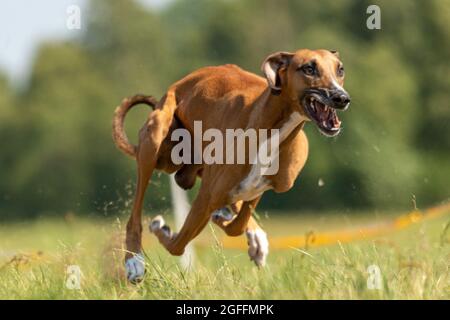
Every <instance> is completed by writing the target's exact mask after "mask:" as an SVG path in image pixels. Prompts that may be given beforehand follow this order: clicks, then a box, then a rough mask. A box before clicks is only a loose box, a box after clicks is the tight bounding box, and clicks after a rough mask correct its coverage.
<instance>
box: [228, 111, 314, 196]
mask: <svg viewBox="0 0 450 320" xmlns="http://www.w3.org/2000/svg"><path fill="white" fill-rule="evenodd" d="M305 120H306V118H305V117H303V116H302V115H300V113H298V112H293V113H292V114H291V116H290V117H289V120H288V121H286V123H284V124H283V126H282V127H281V128H280V129H279V131H278V134H277V137H278V139H273V137H271V139H272V141H271V142H269V139H266V140H264V141H263V142H262V143H261V144H260V146H259V148H258V154H259V153H260V152H261V151H262V152H267V150H269V149H271V153H270V156H269V157H270V163H271V164H272V165H273V164H274V163H277V164H278V160H279V145H281V143H282V142H283V141H284V140H285V139H286V138H287V137H288V136H289V135H290V134H291V132H292V131H293V130H294V129H295V128H296V127H297V126H298V125H299V124H300V123H302V122H303V121H305ZM276 140H278V141H277V143H276V144H277V146H276V147H275V148H273V146H274V144H273V143H274V141H276ZM269 143H270V147H269ZM259 159H261V158H260V157H259V156H258V160H257V161H256V163H255V164H253V165H252V168H251V169H250V173H249V174H248V176H247V177H246V178H245V179H244V180H242V181H241V182H240V183H239V184H238V186H236V187H235V188H233V190H232V191H231V199H232V202H233V203H234V202H236V201H238V200H244V201H250V200H253V199H255V198H257V197H259V196H260V195H261V194H262V193H263V192H265V191H267V190H269V189H271V188H272V186H271V185H270V181H269V179H267V178H266V177H265V172H267V170H264V167H263V165H262V164H261V162H260V161H259ZM277 169H278V167H277ZM277 171H278V170H277ZM272 174H273V173H272ZM275 174H276V172H275ZM266 175H267V173H266Z"/></svg>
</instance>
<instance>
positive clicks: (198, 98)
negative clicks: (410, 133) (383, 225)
mask: <svg viewBox="0 0 450 320" xmlns="http://www.w3.org/2000/svg"><path fill="white" fill-rule="evenodd" d="M261 69H262V72H263V74H264V76H265V77H260V76H258V75H255V74H253V73H250V72H247V71H245V70H243V69H241V68H239V67H238V66H236V65H231V64H227V65H223V66H216V67H205V68H201V69H199V70H197V71H194V72H192V73H191V74H189V75H187V76H186V77H184V78H183V79H181V80H179V81H177V82H176V83H174V84H173V85H172V86H170V88H169V89H168V91H167V92H166V94H165V95H164V96H163V97H162V98H161V100H160V101H157V100H156V99H154V98H153V97H151V96H144V95H136V96H134V97H131V98H126V99H124V100H123V102H122V103H121V105H120V106H119V107H117V109H116V111H115V114H114V120H113V139H114V142H115V144H116V145H117V147H118V148H119V149H120V150H122V151H123V152H124V153H125V154H127V155H130V156H131V157H133V158H135V159H136V161H137V173H138V174H137V186H136V194H135V199H134V206H133V209H132V213H131V216H130V219H129V221H128V223H127V228H126V249H127V254H126V257H125V265H126V269H127V276H128V279H129V280H130V281H131V282H138V281H140V280H142V278H143V275H144V273H145V266H144V261H143V256H142V246H141V233H142V223H141V212H142V205H143V199H144V193H145V190H146V189H147V186H148V184H149V181H150V177H151V175H152V173H153V171H154V170H155V169H157V170H162V171H165V172H167V173H174V172H176V175H175V178H176V181H177V183H178V184H179V185H180V186H181V187H182V188H184V189H189V188H191V187H192V186H193V185H194V183H195V180H196V178H197V177H201V186H200V188H199V191H198V194H197V197H196V198H195V200H194V201H193V203H192V207H191V210H190V212H189V214H188V216H187V218H186V220H185V222H184V225H183V226H182V228H181V230H180V231H179V232H178V233H174V232H172V230H171V229H170V227H169V226H167V225H166V224H165V222H164V220H163V218H162V217H161V216H157V217H156V218H154V219H153V220H152V221H151V222H150V226H149V228H150V231H151V232H152V233H154V235H155V236H156V237H157V238H158V240H159V242H160V243H161V244H162V245H163V246H164V247H165V248H166V249H167V250H168V251H169V252H170V253H171V254H172V255H177V256H179V255H182V254H183V252H184V248H185V246H186V245H187V244H188V243H189V242H190V241H191V240H192V239H194V238H195V237H196V236H197V235H198V234H199V233H200V232H201V231H202V230H203V228H204V227H205V226H206V225H207V223H208V221H209V220H210V219H211V218H212V221H213V222H214V223H216V224H217V225H218V226H219V227H220V228H221V229H223V230H224V231H225V233H226V234H227V235H229V236H239V235H242V234H244V233H245V234H246V236H247V240H248V245H249V249H248V253H249V256H250V258H251V260H253V261H254V262H255V263H256V265H258V266H263V265H264V264H265V261H266V257H267V254H268V240H267V236H266V233H265V232H264V231H263V230H262V229H261V227H260V226H259V225H258V223H257V222H256V221H255V220H254V219H253V217H252V212H253V210H254V209H255V208H256V205H257V204H258V202H259V200H260V199H261V196H262V194H263V193H264V192H265V191H267V190H270V189H272V190H274V191H275V192H286V191H288V190H289V189H290V188H291V187H292V186H293V184H294V182H295V180H296V178H297V176H298V175H299V173H300V171H301V169H302V168H303V166H304V165H305V162H306V159H307V156H308V141H307V138H306V136H305V134H304V132H303V126H304V124H305V123H306V122H308V121H311V122H313V123H314V124H315V125H316V126H317V128H318V129H319V130H320V132H322V133H323V134H324V135H326V136H330V137H332V136H336V135H338V134H339V132H340V131H341V121H340V120H339V118H338V116H337V112H336V111H337V110H346V109H347V108H348V106H349V104H350V97H349V94H348V93H347V92H346V91H345V90H344V88H343V83H344V67H343V64H342V62H341V61H340V58H339V54H338V53H337V52H336V51H330V50H308V49H302V50H298V51H296V52H294V53H290V52H277V53H274V54H271V55H269V56H268V57H267V58H266V59H265V60H264V62H263V64H262V67H261ZM141 103H143V104H147V105H149V106H151V107H152V108H153V111H152V112H150V114H149V116H148V119H147V121H146V123H145V124H144V126H143V127H142V129H141V130H140V131H139V144H138V145H137V146H135V145H132V144H131V143H130V142H129V141H128V138H127V136H126V134H125V131H124V119H125V115H126V113H127V112H128V111H129V110H130V109H131V108H132V107H133V106H135V105H137V104H141ZM194 121H202V125H203V128H204V130H207V129H209V128H216V129H218V130H221V132H225V130H226V129H244V130H245V129H249V128H252V129H257V130H258V129H278V130H279V131H278V132H279V149H278V154H277V157H278V161H279V169H278V172H277V173H276V174H273V175H263V174H261V173H260V171H258V170H254V169H255V166H256V165H255V164H251V163H246V164H205V163H200V164H190V163H189V164H183V163H182V164H176V163H174V161H173V160H172V158H171V151H172V149H173V148H174V146H175V145H176V143H177V142H175V141H172V139H171V135H172V132H174V130H176V129H178V128H184V129H186V130H188V131H189V132H190V133H191V134H193V132H194V129H193V128H194ZM203 148H204V146H203ZM192 157H195V155H194V154H193V155H192Z"/></svg>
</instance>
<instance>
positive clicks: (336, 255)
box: [0, 212, 450, 299]
mask: <svg viewBox="0 0 450 320" xmlns="http://www.w3.org/2000/svg"><path fill="white" fill-rule="evenodd" d="M395 215H396V214H395V213H394V214H393V213H383V212H381V213H361V214H356V213H353V214H347V215H345V214H339V213H333V214H328V215H326V214H318V215H314V214H312V213H310V214H307V213H298V214H291V215H278V214H276V213H271V214H270V216H269V217H270V218H267V217H266V216H264V215H263V216H262V218H261V219H262V223H263V225H264V228H265V229H266V230H267V231H268V234H269V237H270V236H285V235H302V234H305V233H306V232H308V231H311V230H313V231H314V232H322V231H327V230H337V229H342V228H355V227H356V226H364V225H368V224H373V223H377V222H383V221H386V220H390V219H392V218H393V217H395ZM397 215H398V214H397ZM124 221H125V220H123V221H121V220H120V219H116V220H106V219H103V220H99V219H94V218H91V219H88V218H79V217H76V216H73V215H66V217H65V218H64V219H63V218H60V219H57V218H53V219H49V218H48V219H41V220H37V221H34V222H27V223H14V224H3V225H1V226H0V298H2V299H215V298H221V299H449V298H450V272H449V266H450V230H448V229H449V227H448V225H449V222H450V215H447V214H446V215H443V216H441V217H438V218H434V219H428V220H424V221H420V222H418V223H415V224H413V225H412V226H410V227H408V228H405V229H403V230H401V231H397V232H393V233H389V234H386V235H383V236H379V237H376V238H370V239H366V240H362V241H356V242H350V243H337V244H335V245H328V246H321V247H317V248H308V247H306V248H305V247H304V248H300V249H301V250H296V249H294V248H288V249H286V250H272V252H271V253H270V255H269V259H268V266H267V267H266V268H265V269H261V270H260V269H257V268H256V267H254V266H253V265H252V264H251V263H250V262H249V259H248V257H247V253H246V252H245V250H235V249H233V250H231V249H224V248H223V247H222V245H221V243H222V241H221V239H222V238H223V237H224V235H223V233H222V232H221V231H220V230H217V229H216V228H213V227H212V226H210V227H208V228H207V229H206V230H205V231H204V232H203V234H202V235H201V236H200V237H199V239H198V240H197V241H196V249H197V250H196V251H197V256H198V259H197V261H196V266H195V269H194V270H191V271H189V272H185V271H183V270H181V268H180V267H179V266H178V263H177V262H178V259H176V258H174V257H171V256H169V255H168V254H167V253H166V252H165V251H164V250H162V249H161V247H160V246H159V245H158V244H157V243H156V241H155V239H153V238H152V236H151V235H149V234H148V232H145V237H144V246H145V253H146V256H147V257H146V263H147V274H146V277H145V280H144V282H143V283H141V284H139V285H136V286H135V285H131V284H128V283H127V282H126V281H125V280H124V277H123V269H122V252H121V243H122V237H123V234H122V229H123V225H124ZM145 231H146V230H145ZM68 265H78V266H79V267H80V269H81V271H82V279H81V287H80V289H79V290H69V289H67V288H66V285H65V284H66V273H65V272H66V268H67V266H68ZM371 265H376V266H377V267H378V268H379V270H380V272H381V279H382V289H380V290H376V289H375V290H371V289H369V288H368V287H367V280H368V277H369V273H368V268H369V266H371Z"/></svg>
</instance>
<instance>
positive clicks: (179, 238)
mask: <svg viewBox="0 0 450 320" xmlns="http://www.w3.org/2000/svg"><path fill="white" fill-rule="evenodd" d="M212 211H213V209H211V208H210V191H209V190H208V188H206V187H205V185H204V184H202V186H201V187H200V190H199V192H198V195H197V197H196V198H195V200H194V202H193V203H192V207H191V210H190V212H189V214H188V216H187V217H186V220H185V221H184V224H183V227H182V228H181V230H180V232H178V233H172V231H171V229H170V227H169V226H167V225H166V224H165V222H164V219H163V218H162V217H161V216H157V217H155V218H154V219H153V220H152V221H151V222H150V225H149V229H150V232H152V233H154V234H155V236H156V237H157V238H158V240H159V242H160V243H161V244H162V245H163V246H164V247H165V248H166V249H167V251H169V252H170V253H171V254H172V255H175V256H180V255H182V254H183V253H184V248H185V247H186V245H187V244H188V243H189V242H190V241H191V240H192V239H194V238H195V237H196V236H197V235H198V234H199V233H200V232H201V231H202V230H203V229H204V228H205V226H206V224H207V223H208V221H209V218H210V215H211V212H212Z"/></svg>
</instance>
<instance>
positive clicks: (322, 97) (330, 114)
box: [301, 88, 350, 137]
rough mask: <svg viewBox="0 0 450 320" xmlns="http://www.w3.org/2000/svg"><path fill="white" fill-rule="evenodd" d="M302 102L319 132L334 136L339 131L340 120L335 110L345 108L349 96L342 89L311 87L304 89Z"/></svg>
mask: <svg viewBox="0 0 450 320" xmlns="http://www.w3.org/2000/svg"><path fill="white" fill-rule="evenodd" d="M301 101H302V104H303V108H304V109H305V112H306V114H307V115H308V117H309V118H310V119H311V120H312V121H314V122H315V123H316V125H317V127H318V128H319V130H320V132H321V133H323V134H325V135H326V136H330V137H333V136H336V135H338V134H339V132H340V131H341V121H340V120H339V118H338V116H337V112H336V110H346V109H347V108H348V106H349V104H350V96H349V95H348V93H347V92H345V91H343V90H328V89H321V88H311V89H307V90H305V92H304V93H303V96H302V99H301Z"/></svg>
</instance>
